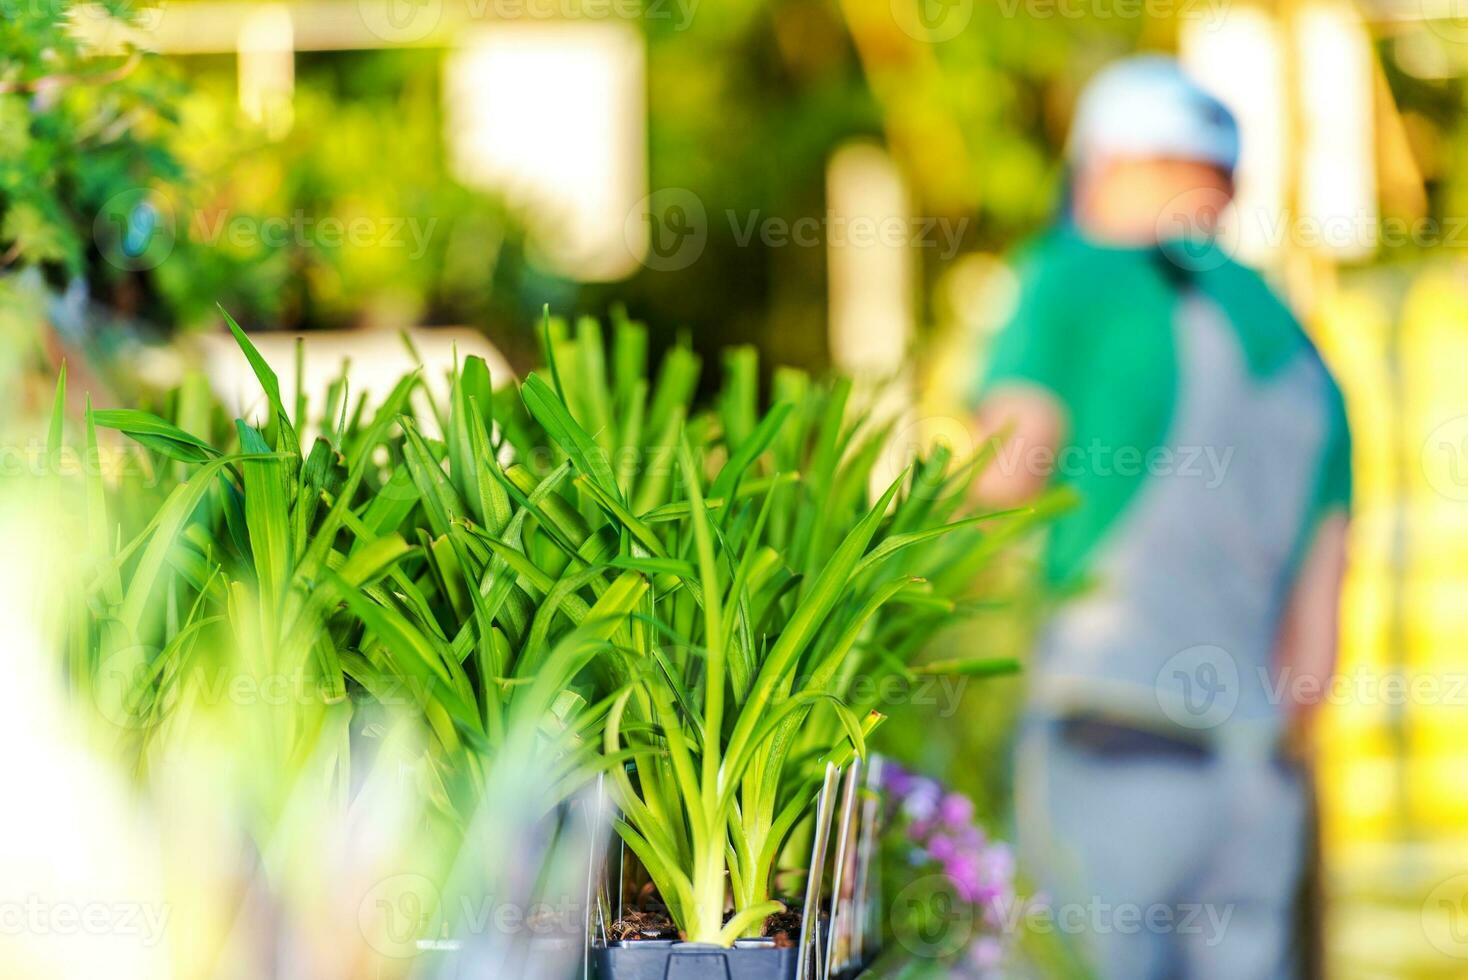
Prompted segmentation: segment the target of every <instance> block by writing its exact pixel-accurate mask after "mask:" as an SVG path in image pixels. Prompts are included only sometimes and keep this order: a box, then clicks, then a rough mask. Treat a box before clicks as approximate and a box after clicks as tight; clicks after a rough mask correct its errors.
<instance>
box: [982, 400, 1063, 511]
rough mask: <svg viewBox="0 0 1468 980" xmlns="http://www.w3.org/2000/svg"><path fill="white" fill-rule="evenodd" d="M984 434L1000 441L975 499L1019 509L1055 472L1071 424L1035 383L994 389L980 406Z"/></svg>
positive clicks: (986, 437)
mask: <svg viewBox="0 0 1468 980" xmlns="http://www.w3.org/2000/svg"><path fill="white" fill-rule="evenodd" d="M977 422H978V426H979V432H980V436H981V438H983V439H995V438H998V439H1000V440H1001V445H1000V447H999V451H998V454H997V455H996V456H995V458H994V459H993V460H992V461H990V463H989V465H988V466H986V467H985V468H984V471H983V472H982V473H981V474H980V475H979V479H978V480H977V481H976V485H975V488H974V497H975V500H976V501H977V502H978V503H980V504H983V505H986V506H991V507H1016V506H1019V505H1020V504H1024V503H1026V502H1028V501H1030V500H1033V499H1034V498H1035V497H1037V496H1039V494H1040V491H1042V490H1044V489H1045V485H1046V484H1047V483H1049V482H1050V476H1051V474H1052V473H1053V472H1054V469H1055V454H1056V452H1057V450H1058V449H1059V447H1060V443H1061V440H1062V439H1064V438H1065V433H1066V428H1067V422H1066V417H1065V409H1064V408H1063V407H1062V406H1061V404H1060V401H1059V400H1058V399H1057V398H1056V397H1055V396H1054V395H1052V394H1051V393H1050V392H1048V391H1046V390H1045V389H1044V388H1041V387H1038V386H1036V385H1027V384H1008V385H1001V386H999V387H997V388H995V389H994V391H993V393H992V394H990V395H989V396H988V397H987V398H985V399H984V401H983V403H982V404H981V405H980V406H979V411H978V415H977Z"/></svg>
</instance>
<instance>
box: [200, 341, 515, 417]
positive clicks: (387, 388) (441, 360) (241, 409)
mask: <svg viewBox="0 0 1468 980" xmlns="http://www.w3.org/2000/svg"><path fill="white" fill-rule="evenodd" d="M407 335H408V338H409V339H410V340H412V342H413V346H414V347H415V348H417V350H418V353H420V354H421V355H422V356H423V377H424V380H425V381H426V382H427V384H428V388H429V390H430V391H432V392H433V395H434V397H435V398H437V399H439V400H440V404H446V402H444V401H443V399H444V398H446V397H447V396H448V373H449V371H450V370H451V369H452V368H453V365H454V357H455V352H456V351H457V356H458V359H459V363H460V364H462V363H463V361H464V358H466V357H468V356H470V355H471V354H472V355H476V356H478V357H482V358H484V360H485V363H486V364H487V365H488V366H489V374H490V378H491V379H493V381H494V383H495V384H496V385H498V384H500V383H501V382H502V381H508V380H509V379H510V378H512V377H513V374H512V372H511V371H510V365H509V362H508V361H506V360H505V358H504V355H502V354H501V353H500V352H499V351H498V350H497V349H496V348H495V346H494V345H493V344H491V343H490V342H489V341H488V340H486V339H485V337H484V335H483V334H482V333H479V332H478V331H475V330H470V329H468V328H464V327H435V328H422V327H419V328H413V329H410V330H408V331H407ZM297 338H302V339H303V341H304V357H303V363H302V370H301V377H302V383H303V386H304V388H305V390H306V397H307V399H308V400H309V404H308V414H309V416H310V417H311V418H312V419H316V418H317V416H318V414H319V413H320V411H321V408H322V406H321V400H322V398H324V397H325V394H326V389H327V387H328V386H329V385H330V384H331V383H332V382H333V381H336V380H337V379H338V378H340V377H341V374H342V365H343V363H344V362H345V363H349V364H350V366H351V370H350V374H349V384H350V390H349V391H348V392H347V396H348V403H349V407H348V411H349V412H350V411H351V408H352V407H353V406H355V405H356V403H357V399H358V398H359V397H360V396H361V395H362V394H363V393H364V392H365V393H366V394H367V404H368V406H369V411H370V410H371V406H376V405H380V404H382V402H383V400H384V399H385V398H386V397H387V395H388V393H389V392H391V391H392V389H393V386H394V385H396V384H397V383H398V380H399V379H400V378H402V376H403V375H404V374H406V373H408V372H409V371H411V370H413V369H414V368H415V367H417V366H418V364H417V362H416V361H415V360H414V359H413V357H412V355H411V354H409V353H408V349H407V347H406V345H404V343H403V338H402V337H401V336H400V335H399V334H398V333H397V332H395V331H386V330H319V331H312V332H311V333H307V334H294V333H268V332H267V333H252V334H250V341H251V343H253V344H254V345H255V347H256V348H257V349H259V351H260V354H261V355H262V356H263V357H264V358H265V360H266V361H267V362H269V364H270V366H271V367H272V368H273V369H274V370H275V373H276V375H277V376H278V377H279V378H280V391H281V398H282V399H283V400H284V401H285V404H286V405H287V406H290V405H293V404H294V403H295V398H296V367H295V364H296V340H297ZM199 344H200V345H201V347H202V350H203V353H204V368H205V371H206V372H207V373H208V375H209V381H210V384H212V385H213V387H214V391H215V392H216V393H217V394H218V395H219V397H220V399H221V400H222V401H223V402H224V404H225V407H226V408H228V409H229V410H230V411H234V412H237V413H238V414H239V416H240V417H241V418H251V417H252V416H253V417H258V415H259V412H260V410H261V409H262V408H263V407H264V405H265V396H264V394H263V393H262V392H261V390H260V382H259V381H257V380H256V378H255V373H254V371H253V370H251V368H250V363H249V361H247V360H246V359H245V355H244V354H243V353H241V351H240V349H239V345H237V344H236V343H235V341H234V337H233V336H232V335H230V334H228V333H214V334H205V335H203V336H201V337H200V338H199ZM423 417H424V419H425V421H427V422H429V423H431V422H432V421H433V418H432V414H431V413H425V415H424V416H423Z"/></svg>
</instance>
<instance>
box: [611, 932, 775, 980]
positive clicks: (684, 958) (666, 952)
mask: <svg viewBox="0 0 1468 980" xmlns="http://www.w3.org/2000/svg"><path fill="white" fill-rule="evenodd" d="M591 955H592V962H593V963H594V964H595V967H596V974H595V975H596V976H597V977H599V978H600V980H795V965H796V950H795V947H793V946H783V947H777V946H776V945H775V944H774V942H773V941H772V940H768V939H741V940H739V941H737V942H736V943H735V944H734V948H733V949H724V948H723V947H721V946H708V945H703V944H700V943H682V942H677V941H675V940H671V939H636V940H632V941H630V942H625V943H623V942H614V943H612V944H611V945H609V946H598V947H596V948H594V949H593V950H592V953H591Z"/></svg>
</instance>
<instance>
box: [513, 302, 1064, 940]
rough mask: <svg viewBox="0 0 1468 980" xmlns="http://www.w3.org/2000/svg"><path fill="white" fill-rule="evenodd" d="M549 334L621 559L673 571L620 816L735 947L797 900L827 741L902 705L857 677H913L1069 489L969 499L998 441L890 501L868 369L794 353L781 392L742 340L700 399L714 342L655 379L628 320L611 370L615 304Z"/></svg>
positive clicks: (678, 905)
mask: <svg viewBox="0 0 1468 980" xmlns="http://www.w3.org/2000/svg"><path fill="white" fill-rule="evenodd" d="M546 346H547V349H548V352H549V357H548V360H549V364H550V380H546V379H543V378H540V377H537V376H535V375H532V376H531V377H530V378H528V379H527V381H526V383H525V385H524V387H523V389H522V394H523V396H524V401H525V404H526V406H527V408H528V409H529V414H530V415H531V416H532V418H533V420H534V422H535V423H537V424H538V425H539V426H540V427H541V428H542V430H543V432H544V433H545V435H546V436H547V437H548V438H549V440H550V442H551V443H553V444H554V445H555V446H556V447H557V448H558V449H559V450H560V451H561V453H563V454H564V456H565V457H566V458H567V459H569V460H570V461H572V462H573V463H574V465H575V466H576V467H577V469H578V470H579V471H580V474H581V475H580V476H579V477H578V479H577V480H576V484H575V485H576V487H577V488H578V490H580V491H581V493H582V495H583V501H582V510H583V513H587V516H588V519H589V520H593V521H598V522H600V523H602V524H603V525H605V526H607V527H610V528H612V529H614V530H615V532H616V533H617V535H618V536H619V538H620V540H621V542H622V546H623V553H622V554H621V555H620V556H619V558H618V563H619V564H620V565H622V566H623V567H630V568H635V569H639V570H641V571H643V572H644V573H646V574H647V575H648V577H649V578H650V581H651V588H650V589H649V591H648V593H647V595H646V596H645V597H644V598H643V601H642V605H643V608H642V609H641V610H639V623H638V628H637V629H636V630H634V633H633V637H634V642H635V646H634V648H633V649H632V650H631V651H630V658H629V659H630V662H632V663H638V664H651V665H655V667H656V669H654V670H643V671H642V672H641V673H640V674H637V675H636V676H633V677H632V678H631V681H630V685H629V686H627V687H625V688H624V689H623V690H622V691H621V693H620V695H619V696H618V699H617V702H616V704H615V706H614V708H613V710H612V713H611V717H610V719H609V721H608V724H607V726H606V729H605V736H604V737H605V743H606V749H607V752H608V754H609V755H618V756H620V755H621V754H623V753H624V752H630V753H631V755H632V757H633V759H634V760H635V763H636V766H635V776H632V775H628V774H626V773H624V772H621V771H616V770H614V771H613V780H614V785H615V787H616V798H617V801H618V803H619V804H620V806H621V807H622V811H623V815H624V818H623V821H622V822H621V824H620V825H619V830H620V832H621V834H622V836H623V839H624V840H626V842H627V844H628V846H629V847H631V849H632V850H633V851H634V852H635V853H636V854H637V855H638V857H639V858H640V859H641V860H642V862H643V864H644V865H645V866H646V867H647V870H648V871H649V873H650V875H651V877H652V880H653V882H654V883H655V884H656V885H657V887H658V890H659V891H660V893H661V895H662V897H663V899H664V901H665V902H666V903H667V905H668V908H669V911H670V913H671V914H672V916H673V918H674V920H675V922H676V923H677V924H678V925H679V927H680V929H681V931H682V932H683V934H684V935H685V936H686V937H687V938H688V939H690V940H692V941H698V942H712V943H719V944H723V945H728V944H729V943H731V942H732V941H733V940H734V939H735V938H737V937H739V936H741V935H746V934H754V935H757V934H759V931H760V929H761V926H762V924H763V920H764V918H765V917H766V916H767V915H769V914H770V913H771V912H773V911H776V910H778V909H779V908H780V907H781V906H780V903H779V902H778V901H777V900H776V899H775V896H774V893H773V885H774V880H775V876H776V872H777V870H778V869H779V867H780V865H781V861H782V855H783V853H784V851H785V848H786V846H787V844H788V843H789V842H790V840H791V839H792V835H793V833H794V832H795V831H796V829H797V827H798V826H799V825H800V824H801V822H802V821H804V820H805V819H806V818H807V817H809V815H810V813H811V808H812V804H813V801H814V796H815V793H816V791H817V787H818V783H819V779H820V775H821V773H822V771H823V767H824V764H825V762H826V761H837V762H842V761H844V760H846V759H848V758H849V757H850V755H851V754H852V753H853V752H862V751H864V745H865V738H866V735H867V734H868V733H869V732H870V731H871V729H872V727H874V726H875V725H876V724H877V723H878V722H879V721H880V720H881V714H880V712H879V711H878V710H877V708H878V707H879V705H877V704H876V703H875V702H876V701H877V695H876V694H875V693H874V692H875V691H877V690H879V689H880V684H874V683H873V684H858V683H856V682H857V681H858V680H859V679H860V680H863V681H875V680H879V679H880V678H882V677H885V676H892V675H904V676H907V677H909V678H910V677H911V676H912V674H913V672H914V669H913V668H909V667H908V666H907V663H906V661H907V659H908V658H909V657H910V656H911V654H913V653H914V652H915V651H916V650H918V649H919V648H920V647H921V646H922V644H923V642H924V640H925V639H926V638H927V637H929V636H931V634H932V633H933V631H934V630H935V629H937V628H938V627H940V626H941V625H943V624H944V623H946V622H949V621H951V620H952V618H953V617H955V616H956V615H959V614H961V612H962V609H961V604H960V602H959V600H958V599H957V596H958V595H959V594H960V593H961V592H962V590H963V588H964V587H965V586H966V585H967V583H968V582H969V581H971V580H972V577H973V575H974V574H975V573H976V572H977V570H979V569H980V568H982V566H983V565H984V564H985V563H986V562H988V561H990V560H992V559H993V557H994V555H995V554H996V553H998V548H999V546H1000V545H1001V544H1002V543H1004V542H1005V541H1007V540H1011V539H1012V537H1013V535H1015V534H1016V533H1020V532H1022V531H1023V530H1024V529H1025V528H1027V527H1030V526H1032V525H1033V524H1034V522H1036V521H1037V520H1039V519H1042V518H1043V516H1044V514H1045V513H1046V512H1047V511H1048V510H1050V509H1052V508H1053V507H1054V506H1057V505H1058V504H1059V503H1060V501H1059V500H1057V499H1052V500H1049V501H1047V502H1046V503H1045V504H1044V505H1043V506H1041V507H1039V508H1031V509H1028V510H1025V511H1022V512H1011V513H1006V514H984V515H978V516H967V517H962V516H959V515H960V513H961V511H962V510H963V508H964V505H965V502H966V500H967V498H968V492H967V491H968V485H969V482H970V481H971V480H972V478H973V476H974V475H975V474H976V473H977V471H978V469H979V468H980V467H981V466H982V465H983V463H984V461H985V460H984V457H983V456H982V455H981V456H980V457H978V458H976V459H974V460H970V461H965V462H963V463H961V464H958V465H954V464H953V461H952V460H951V458H950V454H949V453H948V452H947V451H946V450H943V449H941V448H940V449H938V450H937V451H935V452H934V453H933V454H931V455H930V456H927V457H922V458H919V459H917V460H916V461H915V462H914V463H913V464H912V465H911V466H909V467H907V468H906V469H904V470H903V471H902V472H900V473H898V474H896V475H895V477H894V478H893V479H892V480H891V482H890V484H889V485H888V486H886V488H885V490H884V491H883V492H881V493H880V494H879V495H878V496H877V499H876V500H875V501H872V500H869V499H868V487H869V486H870V485H871V483H872V481H873V473H874V470H875V469H876V467H877V466H878V464H879V462H881V461H882V460H883V454H884V450H885V449H886V447H887V445H888V442H889V437H890V434H891V429H892V422H891V421H881V420H875V419H873V418H872V417H871V416H870V415H869V414H868V413H864V412H860V411H856V410H854V409H853V408H852V405H851V401H852V385H851V383H850V382H849V381H846V380H842V379H836V380H833V381H830V382H824V383H818V382H814V381H812V380H811V379H810V378H809V377H808V376H806V375H804V374H803V373H800V372H795V371H779V372H777V373H776V375H775V378H774V383H773V394H772V397H771V399H770V404H769V406H768V407H767V408H763V409H762V408H761V401H760V399H759V397H758V365H757V362H756V360H755V357H754V354H753V352H752V351H751V350H749V349H736V350H733V351H730V352H729V353H728V354H727V355H726V358H725V378H724V383H723V385H722V387H721V388H720V391H719V393H718V395H717V396H716V397H715V399H714V406H715V407H714V409H713V410H712V411H709V412H695V410H694V408H693V405H692V400H691V399H692V393H693V391H694V388H695V382H696V372H697V369H698V362H697V359H696V358H695V357H694V355H692V354H691V353H690V352H689V351H687V350H685V349H682V348H675V349H674V350H673V351H672V352H670V353H669V354H668V356H667V357H666V358H665V360H664V362H663V365H662V367H661V370H660V371H659V373H658V381H657V385H656V387H655V388H652V389H651V390H649V385H648V384H647V381H646V378H645V374H644V370H643V369H642V367H641V363H642V358H643V352H644V351H645V348H646V341H645V337H644V335H643V333H642V330H641V328H640V327H639V326H638V325H636V324H634V323H630V322H628V321H626V320H625V318H619V319H618V322H617V323H616V326H615V332H614V337H613V342H612V345H611V350H612V369H611V370H610V371H608V370H607V369H606V366H605V359H604V356H603V353H602V351H603V341H602V337H601V334H600V328H599V326H598V325H597V324H596V322H595V321H593V320H589V319H583V320H581V321H578V323H577V325H576V328H575V333H574V336H573V335H572V334H571V332H570V331H569V330H568V329H567V328H566V327H565V326H564V325H563V324H559V323H555V322H549V321H548V323H547V338H546ZM649 433H656V434H655V435H651V436H650V435H648V434H649ZM521 438H522V439H524V438H526V437H524V436H522V437H521ZM695 447H696V449H695ZM592 510H595V511H599V514H594V515H593V514H590V513H589V512H590V511H592ZM996 527H997V528H998V530H997V532H996V531H995V530H993V529H994V528H996ZM986 529H988V530H986ZM1015 666H1016V665H1015V664H1014V663H1013V662H1012V661H1002V660H999V661H996V660H993V659H980V660H964V659H958V660H950V661H947V662H943V663H938V664H933V665H930V666H927V667H921V668H916V670H923V671H929V672H937V671H945V672H954V673H965V674H974V675H984V674H993V673H1003V672H1008V671H1011V670H1013V669H1014V668H1015ZM863 692H864V693H863ZM795 863H797V864H798V858H796V859H795ZM726 875H727V878H728V891H729V893H730V898H731V899H732V906H733V910H734V912H733V915H732V917H729V918H728V919H727V921H726V918H725V908H726V881H725V879H726Z"/></svg>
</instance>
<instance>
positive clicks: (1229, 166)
mask: <svg viewBox="0 0 1468 980" xmlns="http://www.w3.org/2000/svg"><path fill="white" fill-rule="evenodd" d="M1070 156H1071V159H1073V160H1076V161H1079V162H1085V161H1086V160H1090V159H1094V158H1096V157H1103V156H1121V157H1144V158H1152V159H1171V160H1197V161H1200V162H1202V163H1211V164H1214V165H1215V166H1218V167H1222V168H1223V169H1225V170H1228V171H1232V170H1233V169H1234V167H1235V166H1237V165H1238V162H1239V125H1238V123H1237V122H1236V121H1235V120H1234V116H1233V113H1231V112H1229V111H1228V109H1227V108H1226V107H1225V106H1224V104H1223V103H1222V102H1220V101H1218V99H1216V98H1214V97H1213V96H1212V95H1210V94H1209V93H1208V92H1207V91H1205V90H1204V89H1203V87H1202V86H1200V85H1199V84H1198V83H1197V82H1195V81H1193V80H1192V79H1191V78H1189V77H1188V75H1187V74H1185V73H1184V72H1183V70H1182V67H1181V66H1179V65H1178V63H1177V62H1176V61H1174V60H1173V59H1171V58H1167V57H1164V56H1162V55H1140V56H1137V57H1134V58H1127V59H1126V60H1124V61H1119V62H1116V63H1115V64H1113V65H1110V66H1108V67H1107V68H1104V69H1103V70H1102V71H1101V73H1100V74H1098V75H1097V76H1096V77H1095V78H1093V79H1092V80H1091V82H1090V84H1089V85H1087V86H1086V89H1085V91H1084V92H1082V93H1081V99H1080V103H1079V105H1077V107H1076V117H1075V122H1074V124H1073V125H1072V127H1071V134H1070Z"/></svg>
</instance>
